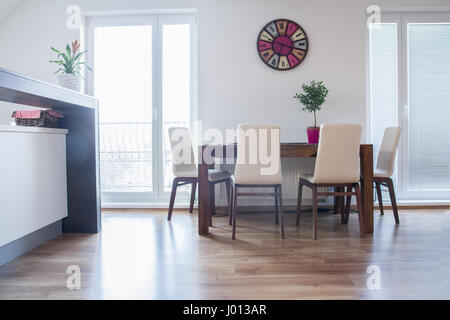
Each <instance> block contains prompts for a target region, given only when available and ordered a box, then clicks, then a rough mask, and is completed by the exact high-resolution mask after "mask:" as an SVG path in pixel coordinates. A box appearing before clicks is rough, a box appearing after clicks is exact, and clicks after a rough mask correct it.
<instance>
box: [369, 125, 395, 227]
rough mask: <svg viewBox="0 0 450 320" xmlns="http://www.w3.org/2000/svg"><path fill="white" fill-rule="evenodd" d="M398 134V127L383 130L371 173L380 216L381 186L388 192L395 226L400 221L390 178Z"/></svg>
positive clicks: (392, 171) (381, 209) (381, 205)
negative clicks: (375, 164)
mask: <svg viewBox="0 0 450 320" xmlns="http://www.w3.org/2000/svg"><path fill="white" fill-rule="evenodd" d="M400 134H401V129H400V128H399V127H390V128H386V129H385V130H384V135H383V141H382V142H381V146H380V150H379V151H378V159H377V166H376V168H375V170H374V173H373V177H374V178H373V182H374V184H375V188H376V189H377V195H378V203H379V205H380V212H381V215H383V214H384V210H383V198H382V196H381V186H385V187H387V188H388V190H389V196H390V198H391V203H392V211H393V212H394V218H395V223H396V224H399V223H400V220H399V217H398V209H397V201H396V199H395V191H394V184H393V183H392V179H391V176H392V175H393V173H394V164H395V156H396V154H397V148H398V142H399V140H400Z"/></svg>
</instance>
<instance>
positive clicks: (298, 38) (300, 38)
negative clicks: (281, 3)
mask: <svg viewBox="0 0 450 320" xmlns="http://www.w3.org/2000/svg"><path fill="white" fill-rule="evenodd" d="M256 45H257V49H258V54H259V57H260V58H261V60H262V61H263V62H264V63H265V64H266V65H268V66H269V67H271V68H273V69H276V70H290V69H293V68H295V67H296V66H298V65H299V64H300V63H302V61H303V60H304V59H305V57H306V54H307V53H308V37H307V36H306V33H305V31H304V30H303V29H302V27H301V26H300V25H299V24H298V23H295V22H294V21H291V20H288V19H277V20H274V21H272V22H269V23H268V24H266V25H265V26H264V28H262V30H261V32H260V33H259V35H258V40H257V44H256Z"/></svg>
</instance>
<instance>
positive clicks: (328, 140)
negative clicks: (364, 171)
mask: <svg viewBox="0 0 450 320" xmlns="http://www.w3.org/2000/svg"><path fill="white" fill-rule="evenodd" d="M361 132H362V128H361V126H360V125H357V124H322V125H321V126H320V138H319V147H318V150H317V159H316V167H315V170H314V178H313V181H314V183H325V184H326V183H355V182H358V181H359V180H360V173H359V166H360V159H359V149H360V141H361Z"/></svg>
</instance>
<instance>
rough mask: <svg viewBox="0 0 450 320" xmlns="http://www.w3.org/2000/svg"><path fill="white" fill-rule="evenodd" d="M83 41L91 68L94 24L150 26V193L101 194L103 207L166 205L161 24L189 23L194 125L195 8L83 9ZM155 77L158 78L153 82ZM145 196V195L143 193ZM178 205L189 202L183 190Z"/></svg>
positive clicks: (90, 87)
mask: <svg viewBox="0 0 450 320" xmlns="http://www.w3.org/2000/svg"><path fill="white" fill-rule="evenodd" d="M83 20H84V23H83V29H84V30H82V35H83V38H82V40H83V42H84V43H86V44H87V47H86V48H85V49H87V50H88V53H87V56H86V61H87V64H88V65H90V66H92V67H93V70H94V73H95V65H94V61H95V59H94V55H95V53H94V48H95V47H94V37H93V34H94V30H95V28H97V27H105V26H133V25H135V26H136V25H152V39H153V40H152V57H153V62H152V65H153V67H152V72H153V75H152V79H153V81H152V84H153V88H152V90H153V93H152V96H153V102H152V104H153V105H152V106H151V107H152V118H153V119H152V120H153V123H154V124H156V125H153V126H152V139H153V141H152V145H153V150H157V152H152V154H153V158H152V170H153V173H154V174H153V181H152V187H153V188H152V189H153V191H152V193H151V194H148V193H145V194H140V193H134V192H127V193H126V195H125V196H124V197H122V196H121V195H120V193H116V194H115V195H114V197H112V195H109V194H106V195H102V206H103V207H116V206H117V207H159V206H161V205H166V202H167V200H168V199H169V192H164V191H163V181H164V173H163V170H162V169H163V168H162V165H163V164H162V155H163V153H162V152H163V138H164V136H163V135H164V134H165V133H164V132H162V81H161V80H162V25H163V24H189V25H190V35H191V38H190V42H191V44H190V48H191V55H190V57H191V70H192V71H191V81H190V83H191V88H190V127H191V128H194V124H195V122H196V121H197V120H198V31H197V10H195V9H180V10H145V11H114V12H86V13H84V16H83ZM155 79H157V80H158V81H154V80H155ZM86 93H87V94H90V95H93V94H94V74H93V73H87V74H86ZM144 195H145V196H144ZM177 196H178V197H177V200H180V201H177V202H178V204H179V205H185V203H187V201H188V196H187V194H183V193H182V192H181V193H179V194H177Z"/></svg>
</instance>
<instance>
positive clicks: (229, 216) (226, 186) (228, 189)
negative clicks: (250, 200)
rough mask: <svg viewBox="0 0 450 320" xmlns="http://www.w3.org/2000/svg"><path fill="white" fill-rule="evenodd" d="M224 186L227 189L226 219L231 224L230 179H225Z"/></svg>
mask: <svg viewBox="0 0 450 320" xmlns="http://www.w3.org/2000/svg"><path fill="white" fill-rule="evenodd" d="M225 188H226V189H227V200H228V220H229V223H230V225H231V180H230V179H228V180H227V181H225Z"/></svg>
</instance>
